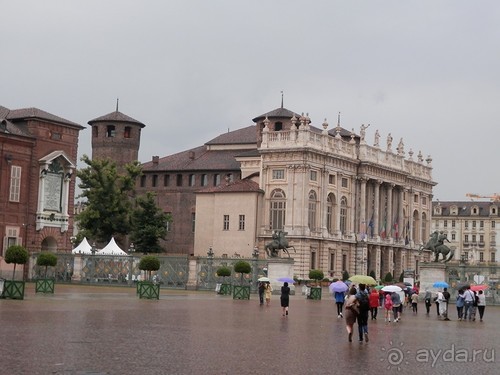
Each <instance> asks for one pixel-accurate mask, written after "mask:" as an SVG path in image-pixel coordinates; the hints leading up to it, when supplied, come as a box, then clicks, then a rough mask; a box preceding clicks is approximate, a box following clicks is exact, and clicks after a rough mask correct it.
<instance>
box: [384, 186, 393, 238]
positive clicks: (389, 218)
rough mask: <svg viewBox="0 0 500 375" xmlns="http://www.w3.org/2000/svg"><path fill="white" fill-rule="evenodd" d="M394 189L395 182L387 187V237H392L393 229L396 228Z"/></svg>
mask: <svg viewBox="0 0 500 375" xmlns="http://www.w3.org/2000/svg"><path fill="white" fill-rule="evenodd" d="M392 189H394V184H390V185H389V186H388V187H387V211H386V216H387V222H386V227H385V231H386V238H389V237H392V231H393V229H394V216H393V213H392Z"/></svg>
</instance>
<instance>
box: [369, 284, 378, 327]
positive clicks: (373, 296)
mask: <svg viewBox="0 0 500 375" xmlns="http://www.w3.org/2000/svg"><path fill="white" fill-rule="evenodd" d="M378 296H379V293H378V292H377V290H376V289H375V288H373V289H372V292H371V293H370V313H371V318H372V320H377V314H378V305H379V298H378Z"/></svg>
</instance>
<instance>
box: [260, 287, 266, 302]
mask: <svg viewBox="0 0 500 375" xmlns="http://www.w3.org/2000/svg"><path fill="white" fill-rule="evenodd" d="M265 290H266V284H265V283H264V282H263V281H260V282H259V301H260V305H261V306H262V305H263V304H264V291H265Z"/></svg>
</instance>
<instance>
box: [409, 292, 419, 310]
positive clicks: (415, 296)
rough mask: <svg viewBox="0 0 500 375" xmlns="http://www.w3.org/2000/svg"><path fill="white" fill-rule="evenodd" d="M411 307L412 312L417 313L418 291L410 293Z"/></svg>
mask: <svg viewBox="0 0 500 375" xmlns="http://www.w3.org/2000/svg"><path fill="white" fill-rule="evenodd" d="M411 308H412V310H413V313H414V314H416V313H418V293H417V292H413V293H412V294H411Z"/></svg>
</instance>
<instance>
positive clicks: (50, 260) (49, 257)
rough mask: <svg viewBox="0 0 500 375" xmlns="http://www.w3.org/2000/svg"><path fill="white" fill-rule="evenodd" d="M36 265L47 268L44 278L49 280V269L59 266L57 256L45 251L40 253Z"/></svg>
mask: <svg viewBox="0 0 500 375" xmlns="http://www.w3.org/2000/svg"><path fill="white" fill-rule="evenodd" d="M36 265H37V266H40V267H45V275H44V277H45V278H47V268H48V267H49V266H50V267H55V266H56V265H57V256H56V255H55V254H53V253H49V252H47V251H44V252H42V253H40V255H39V256H38V258H37V259H36Z"/></svg>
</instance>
